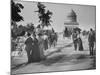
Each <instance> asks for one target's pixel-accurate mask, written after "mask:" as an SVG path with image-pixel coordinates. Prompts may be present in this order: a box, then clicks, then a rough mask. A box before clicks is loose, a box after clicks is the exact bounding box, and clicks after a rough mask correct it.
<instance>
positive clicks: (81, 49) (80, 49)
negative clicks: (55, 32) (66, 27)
mask: <svg viewBox="0 0 100 75" xmlns="http://www.w3.org/2000/svg"><path fill="white" fill-rule="evenodd" d="M78 47H79V51H83V42H82V40H81V38H79V39H78Z"/></svg>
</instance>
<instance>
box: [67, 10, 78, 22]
mask: <svg viewBox="0 0 100 75" xmlns="http://www.w3.org/2000/svg"><path fill="white" fill-rule="evenodd" d="M67 22H77V15H76V13H75V11H74V10H71V12H69V13H68V15H67Z"/></svg>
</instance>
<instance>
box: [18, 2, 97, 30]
mask: <svg viewBox="0 0 100 75" xmlns="http://www.w3.org/2000/svg"><path fill="white" fill-rule="evenodd" d="M17 2H18V3H21V4H22V5H23V6H24V9H22V10H21V13H20V15H22V16H23V18H24V21H20V22H18V25H20V24H22V25H27V24H28V23H33V24H34V25H38V24H39V22H38V21H39V18H38V13H36V12H34V11H36V10H38V8H37V2H32V1H17ZM42 4H44V5H45V6H46V10H50V11H51V12H52V13H53V15H52V18H51V20H52V21H53V22H52V23H51V26H52V27H53V28H54V30H55V31H57V32H62V31H63V30H64V22H65V21H67V16H68V13H70V12H71V10H72V9H73V10H74V11H75V12H76V14H77V22H78V23H79V27H80V28H81V29H82V30H84V29H85V30H89V29H90V28H95V24H96V23H95V18H96V15H95V14H96V11H95V10H96V9H95V6H89V5H75V4H60V3H43V2H42Z"/></svg>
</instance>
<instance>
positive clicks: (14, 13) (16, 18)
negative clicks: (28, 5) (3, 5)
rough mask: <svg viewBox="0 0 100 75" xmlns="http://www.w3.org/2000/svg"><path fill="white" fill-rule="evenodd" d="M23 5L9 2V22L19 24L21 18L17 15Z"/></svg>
mask: <svg viewBox="0 0 100 75" xmlns="http://www.w3.org/2000/svg"><path fill="white" fill-rule="evenodd" d="M23 8H24V7H23V5H22V4H20V3H15V2H14V1H13V0H11V20H12V21H14V22H19V21H21V20H23V17H22V16H21V15H19V13H20V12H21V9H23Z"/></svg>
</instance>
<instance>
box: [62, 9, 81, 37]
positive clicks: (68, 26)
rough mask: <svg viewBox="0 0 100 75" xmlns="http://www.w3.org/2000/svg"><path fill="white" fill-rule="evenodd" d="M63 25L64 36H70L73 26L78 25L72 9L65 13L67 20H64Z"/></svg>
mask: <svg viewBox="0 0 100 75" xmlns="http://www.w3.org/2000/svg"><path fill="white" fill-rule="evenodd" d="M64 26H65V31H64V33H65V36H70V34H71V33H72V31H73V29H74V28H77V27H78V26H79V23H78V22H77V15H76V13H75V11H74V10H71V12H69V13H68V15H67V20H66V21H65V22H64Z"/></svg>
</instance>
